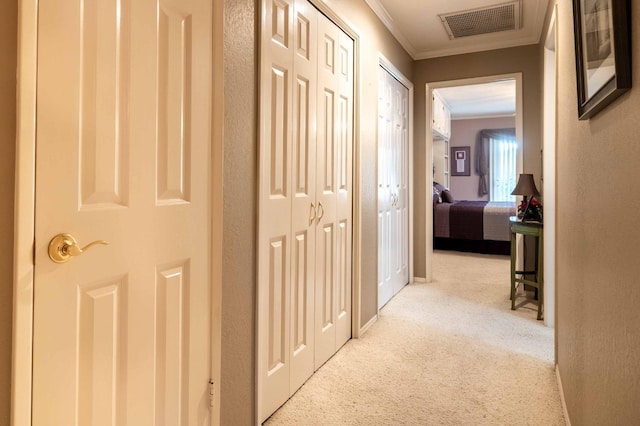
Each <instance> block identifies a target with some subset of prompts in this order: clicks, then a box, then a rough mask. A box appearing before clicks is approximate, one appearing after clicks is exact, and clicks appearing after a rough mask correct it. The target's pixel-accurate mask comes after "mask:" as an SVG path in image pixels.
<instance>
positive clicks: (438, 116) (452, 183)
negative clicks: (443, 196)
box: [425, 73, 523, 281]
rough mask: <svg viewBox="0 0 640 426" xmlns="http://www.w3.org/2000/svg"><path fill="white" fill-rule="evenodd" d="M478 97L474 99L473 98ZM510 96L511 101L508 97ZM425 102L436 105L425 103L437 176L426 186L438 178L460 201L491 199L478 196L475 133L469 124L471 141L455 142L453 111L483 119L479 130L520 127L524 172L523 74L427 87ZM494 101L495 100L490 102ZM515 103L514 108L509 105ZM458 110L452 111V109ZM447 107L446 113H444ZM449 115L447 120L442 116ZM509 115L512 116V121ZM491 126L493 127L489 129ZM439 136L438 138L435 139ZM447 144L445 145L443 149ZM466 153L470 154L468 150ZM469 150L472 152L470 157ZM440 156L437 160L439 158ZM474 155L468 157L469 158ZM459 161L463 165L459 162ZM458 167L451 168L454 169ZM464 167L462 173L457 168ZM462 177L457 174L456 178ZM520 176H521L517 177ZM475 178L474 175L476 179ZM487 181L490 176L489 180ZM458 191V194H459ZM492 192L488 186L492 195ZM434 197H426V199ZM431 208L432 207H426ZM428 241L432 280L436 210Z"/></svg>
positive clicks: (430, 158)
mask: <svg viewBox="0 0 640 426" xmlns="http://www.w3.org/2000/svg"><path fill="white" fill-rule="evenodd" d="M507 87H512V88H513V89H511V90H512V93H511V94H510V95H507V94H506V93H508V91H506V90H505V89H506V88H507ZM474 93H475V95H474V96H473V98H472V94H474ZM508 97H511V98H512V99H511V100H508V99H506V98H508ZM426 98H427V99H429V100H435V101H437V102H427V103H426V115H427V117H430V118H431V119H428V120H426V121H427V129H426V130H427V134H428V135H430V136H429V137H427V138H426V139H427V140H426V144H427V146H426V155H427V158H426V164H431V165H432V167H433V172H432V173H427V182H426V187H427V188H429V187H432V186H433V182H434V180H435V181H436V182H438V181H437V180H436V179H441V180H442V181H443V182H444V183H443V182H439V183H443V185H444V186H446V187H447V188H448V189H451V190H452V191H451V192H450V193H449V194H447V195H448V196H449V195H451V196H453V198H454V199H457V200H467V199H471V200H478V199H485V200H487V201H489V200H490V197H488V196H486V197H484V198H482V197H478V195H477V194H478V187H479V177H478V175H477V174H476V173H475V169H476V167H475V154H474V153H473V151H474V150H475V135H476V133H477V129H476V130H475V131H474V130H473V129H471V127H472V126H464V127H466V129H463V130H465V131H466V132H467V134H468V135H469V138H468V139H467V140H463V142H459V141H452V140H451V118H452V117H451V115H452V114H451V111H452V110H453V118H454V119H457V118H462V117H463V118H464V119H465V121H467V120H468V122H471V121H472V120H473V121H480V127H483V126H482V123H483V121H484V120H494V121H496V120H497V121H500V123H499V124H497V127H504V126H507V125H508V126H509V127H513V128H515V131H514V132H513V135H514V137H515V143H516V144H517V146H516V152H517V154H516V158H515V169H516V173H517V174H519V173H521V172H522V170H523V154H522V153H523V144H522V141H523V113H522V105H523V103H522V74H521V73H513V74H502V75H494V76H486V77H477V78H469V79H461V80H450V81H441V82H434V83H428V84H427V85H426ZM491 98H493V99H491ZM491 103H493V104H494V105H495V106H494V108H493V109H492V110H489V109H487V106H488V105H489V104H491ZM509 103H511V104H512V106H510V107H509V106H507V104H509ZM450 104H455V105H453V107H454V108H452V105H450ZM440 108H444V112H442V111H439V109H440ZM442 117H444V122H443V118H442ZM507 117H510V118H507ZM487 126H488V127H494V128H495V126H491V125H488V124H487ZM434 135H435V137H434ZM441 145H443V146H441ZM454 146H455V148H454V150H455V149H458V150H460V151H461V152H463V153H465V154H461V157H465V158H460V159H461V160H462V161H461V162H459V161H457V160H455V161H452V159H451V158H450V156H451V152H452V148H453V147H454ZM465 149H466V150H465ZM466 151H469V154H466ZM436 155H437V156H438V157H437V158H436ZM456 155H457V154H456ZM466 156H469V158H466ZM458 163H460V164H458ZM452 164H453V165H455V166H456V167H455V169H452V167H451V165H452ZM458 166H459V169H458ZM456 173H459V174H458V176H460V177H458V176H452V175H455V174H456ZM517 174H516V176H517ZM474 175H475V176H474ZM460 179H461V180H462V181H464V180H466V181H467V182H466V184H465V185H459V184H458V183H457V182H460ZM487 180H489V177H488V176H487ZM455 189H457V190H458V194H456V193H455V191H454V190H455ZM490 190H491V188H489V191H490ZM428 199H429V196H428V197H427V200H428ZM427 207H428V206H427ZM425 213H426V214H425V219H426V224H425V230H426V232H425V237H426V259H425V264H426V275H427V276H426V279H427V281H431V280H432V278H433V276H432V270H433V269H432V254H433V248H434V246H433V241H434V226H433V224H434V209H432V208H426V209H425Z"/></svg>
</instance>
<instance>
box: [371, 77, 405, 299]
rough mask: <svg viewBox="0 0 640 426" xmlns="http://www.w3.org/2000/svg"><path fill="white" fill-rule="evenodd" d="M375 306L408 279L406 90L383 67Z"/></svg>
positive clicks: (379, 100) (399, 288)
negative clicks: (376, 292)
mask: <svg viewBox="0 0 640 426" xmlns="http://www.w3.org/2000/svg"><path fill="white" fill-rule="evenodd" d="M378 90H379V92H378V307H379V308H381V307H382V306H384V305H385V304H386V303H387V302H388V301H389V300H390V299H391V297H393V295H395V294H396V293H397V292H398V291H400V290H401V289H402V287H403V286H404V285H405V284H407V283H408V282H409V266H408V259H409V212H408V198H407V197H408V195H409V194H408V179H409V173H408V161H409V158H408V156H409V145H408V143H409V142H408V141H409V112H408V108H409V90H408V89H407V88H406V87H405V86H403V85H402V84H401V83H400V82H399V81H398V80H396V79H395V78H394V77H393V76H392V75H391V74H390V73H389V72H388V71H387V70H385V69H384V68H383V67H380V68H379V84H378Z"/></svg>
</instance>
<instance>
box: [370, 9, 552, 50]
mask: <svg viewBox="0 0 640 426" xmlns="http://www.w3.org/2000/svg"><path fill="white" fill-rule="evenodd" d="M365 1H366V2H367V3H368V4H369V6H370V7H371V9H372V10H373V11H374V12H375V13H376V15H378V17H379V18H380V20H381V21H382V22H383V23H384V24H385V25H386V26H387V28H389V31H391V33H392V34H393V35H394V36H395V38H396V39H397V40H398V42H400V44H402V46H403V47H404V48H405V50H406V51H407V52H408V53H409V54H410V55H411V57H412V58H413V59H414V60H418V59H427V58H435V57H439V56H449V55H457V54H462V53H470V52H477V51H482V50H492V49H501V48H505V47H514V46H522V45H527V44H534V43H538V42H539V41H540V35H541V33H542V27H543V25H544V18H545V13H546V11H547V6H548V3H549V0H522V11H521V16H522V27H521V29H519V30H511V31H502V32H499V33H492V34H482V35H476V36H470V37H461V38H457V39H454V40H450V39H449V36H448V34H447V31H446V30H445V27H444V25H443V24H442V21H441V19H440V17H438V15H439V14H445V13H452V12H461V11H465V10H468V9H475V8H479V7H487V6H494V5H497V4H501V3H505V2H506V1H507V0H365Z"/></svg>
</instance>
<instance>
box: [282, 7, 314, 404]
mask: <svg viewBox="0 0 640 426" xmlns="http://www.w3.org/2000/svg"><path fill="white" fill-rule="evenodd" d="M295 6H296V10H295V18H294V58H293V61H294V72H295V78H294V81H293V85H294V88H293V90H294V93H293V145H292V149H293V153H292V162H293V176H292V179H293V188H294V194H293V205H292V214H291V227H292V235H293V236H294V242H293V244H294V246H293V252H292V255H293V258H292V262H291V302H292V306H291V346H290V348H289V350H290V357H291V378H290V393H291V394H293V393H294V392H295V391H296V390H297V389H298V388H299V387H300V386H302V384H304V382H305V381H306V380H307V379H308V378H309V377H310V376H311V375H312V374H313V369H314V363H313V359H314V337H313V326H314V320H315V318H314V309H315V307H314V298H315V295H314V291H315V287H314V281H315V269H314V263H315V262H314V259H315V256H316V254H315V253H316V224H315V218H316V217H317V214H318V212H317V203H316V200H315V197H316V135H315V128H316V104H317V84H316V74H317V72H318V70H317V68H318V66H317V58H318V51H317V44H316V40H317V31H318V29H317V21H318V11H317V9H315V8H314V7H313V6H312V5H311V4H309V2H308V1H306V0H295Z"/></svg>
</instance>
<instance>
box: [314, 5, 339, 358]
mask: <svg viewBox="0 0 640 426" xmlns="http://www.w3.org/2000/svg"><path fill="white" fill-rule="evenodd" d="M339 45H340V30H339V29H338V28H337V27H336V26H335V25H334V24H332V23H331V22H330V21H329V20H328V19H327V18H325V17H324V16H320V17H319V19H318V110H317V112H318V138H317V144H318V145H317V151H316V152H317V157H316V158H317V164H316V166H317V167H316V179H317V180H316V188H317V190H316V199H317V201H318V218H317V235H316V282H315V284H316V299H315V311H316V319H315V339H316V349H315V368H316V369H317V368H318V367H320V366H321V365H322V364H324V363H325V362H326V361H327V360H328V359H329V358H330V357H331V355H333V354H334V353H335V351H336V315H337V308H336V296H337V294H336V281H337V265H336V263H337V257H336V254H337V247H336V241H337V237H336V233H337V229H336V225H337V223H336V222H337V221H336V219H337V206H336V201H337V196H336V195H337V182H336V180H337V167H336V166H337V164H336V160H337V155H336V140H337V138H338V131H339V126H338V125H337V124H338V120H339V115H338V96H339V92H338V78H337V74H338V60H339V56H338V49H339Z"/></svg>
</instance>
